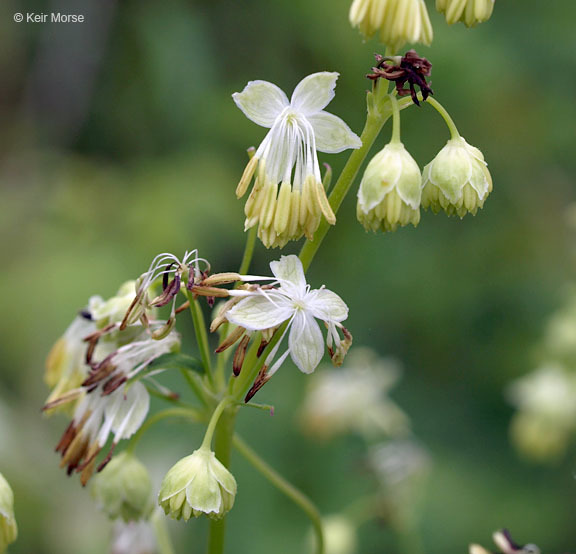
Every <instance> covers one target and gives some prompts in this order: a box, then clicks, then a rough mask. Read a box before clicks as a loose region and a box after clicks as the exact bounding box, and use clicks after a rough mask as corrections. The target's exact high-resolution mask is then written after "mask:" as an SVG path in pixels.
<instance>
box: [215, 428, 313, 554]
mask: <svg viewBox="0 0 576 554" xmlns="http://www.w3.org/2000/svg"><path fill="white" fill-rule="evenodd" d="M233 444H234V448H235V449H236V450H238V452H239V453H240V454H241V455H242V456H243V457H244V458H245V459H246V460H247V461H248V462H249V463H250V464H251V465H252V466H253V467H254V468H255V469H257V470H258V471H259V472H260V473H261V474H262V475H263V476H264V477H265V478H266V479H267V480H268V481H269V482H270V483H272V485H274V486H275V487H276V488H277V489H278V490H279V491H280V492H282V493H283V494H285V495H286V496H287V497H288V498H289V499H290V500H292V502H294V503H295V504H296V505H297V506H298V507H299V508H300V509H301V510H302V511H303V512H304V513H305V514H306V515H307V516H308V517H309V518H310V521H311V522H312V526H313V527H314V534H315V536H316V554H324V532H323V529H322V518H321V517H320V514H319V512H318V510H317V508H316V506H314V504H313V503H312V501H311V500H310V499H309V498H308V497H307V496H306V495H305V494H304V493H302V492H301V491H300V490H298V489H297V488H296V487H295V486H294V485H292V484H291V483H289V482H288V481H286V479H284V477H282V475H280V474H279V473H278V472H277V471H276V470H275V469H273V468H272V467H270V466H269V465H268V464H267V463H266V462H265V461H264V460H263V459H262V458H260V456H258V454H257V453H256V452H255V451H254V450H252V448H250V447H249V446H248V445H247V444H246V443H245V442H244V441H243V440H242V439H241V438H240V437H239V436H238V435H237V434H236V435H234V440H233ZM210 554H212V553H210Z"/></svg>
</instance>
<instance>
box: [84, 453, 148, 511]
mask: <svg viewBox="0 0 576 554" xmlns="http://www.w3.org/2000/svg"><path fill="white" fill-rule="evenodd" d="M91 492H92V496H93V497H94V498H95V499H96V501H97V502H98V504H99V505H100V507H101V509H102V510H103V511H104V512H105V513H106V514H107V515H108V517H109V518H110V519H118V518H122V519H123V520H124V521H134V520H138V519H141V518H145V517H148V515H149V514H150V511H151V509H152V503H151V494H152V482H151V481H150V476H149V475H148V471H147V470H146V468H145V467H144V465H142V463H141V462H140V461H139V460H138V459H137V458H136V457H134V456H133V455H132V454H130V453H128V452H126V451H124V452H122V453H121V454H119V455H118V456H117V457H116V458H114V459H113V460H112V461H111V462H110V463H109V464H108V465H107V466H106V468H105V469H104V470H103V471H102V472H101V473H100V474H98V475H97V476H96V477H95V478H94V480H93V484H92V490H91Z"/></svg>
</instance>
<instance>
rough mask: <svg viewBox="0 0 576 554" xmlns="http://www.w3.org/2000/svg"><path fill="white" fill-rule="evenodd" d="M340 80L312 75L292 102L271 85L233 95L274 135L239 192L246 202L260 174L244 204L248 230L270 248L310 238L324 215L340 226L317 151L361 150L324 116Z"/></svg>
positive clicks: (256, 84)
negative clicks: (248, 192)
mask: <svg viewBox="0 0 576 554" xmlns="http://www.w3.org/2000/svg"><path fill="white" fill-rule="evenodd" d="M337 78H338V73H329V72H327V71H323V72H320V73H313V74H312V75H308V76H307V77H305V78H304V79H302V81H300V83H299V84H298V86H297V87H296V89H295V90H294V93H293V94H292V98H291V99H290V100H288V97H287V96H286V94H284V92H283V91H282V90H280V89H279V88H278V87H277V86H276V85H274V84H272V83H269V82H267V81H250V82H249V83H248V84H247V85H246V87H245V88H244V90H243V91H242V92H236V93H234V94H233V95H232V97H233V98H234V101H235V102H236V105H237V106H238V107H239V108H240V109H241V110H242V111H243V112H244V114H245V115H246V117H248V119H250V120H252V121H253V122H254V123H257V124H258V125H261V126H262V127H266V128H268V129H270V131H268V134H267V135H266V137H265V138H264V140H263V141H262V143H261V144H260V146H259V148H258V150H256V153H255V154H254V156H253V157H252V159H251V160H250V162H249V163H248V165H247V166H246V169H245V170H244V174H243V175H242V179H241V180H240V183H239V185H238V188H237V189H236V195H237V196H238V198H240V197H241V196H243V195H244V193H245V192H246V190H247V189H248V186H249V184H250V182H251V180H252V177H253V176H254V173H255V172H256V169H258V171H257V174H256V180H255V183H254V188H253V189H252V192H251V194H250V197H249V198H248V201H247V202H246V207H245V213H246V224H245V228H246V229H249V228H251V227H253V226H254V225H256V224H258V236H259V237H260V239H261V240H262V242H263V243H264V245H265V246H266V247H271V246H273V247H276V246H283V245H285V244H286V243H287V242H288V241H289V240H297V239H299V238H300V237H302V236H303V235H306V236H307V237H309V238H311V237H312V236H313V234H314V232H315V231H316V229H317V228H318V225H319V223H320V219H321V216H322V215H324V217H325V218H326V220H327V221H328V222H329V223H330V224H334V223H335V222H336V217H335V216H334V212H333V211H332V208H331V207H330V204H329V203H328V199H327V198H326V192H325V190H324V187H323V185H322V178H321V176H320V166H319V164H318V156H317V154H316V151H317V150H319V151H320V152H326V153H329V154H335V153H338V152H342V151H343V150H346V149H348V148H360V146H361V145H362V142H361V141H360V139H359V137H358V136H357V135H356V134H355V133H353V132H352V131H351V130H350V128H349V127H348V125H346V123H344V121H342V119H340V118H339V117H337V116H335V115H333V114H330V113H328V112H325V111H324V108H325V107H326V106H327V105H328V103H329V102H330V101H331V100H332V98H334V87H335V86H336V79H337Z"/></svg>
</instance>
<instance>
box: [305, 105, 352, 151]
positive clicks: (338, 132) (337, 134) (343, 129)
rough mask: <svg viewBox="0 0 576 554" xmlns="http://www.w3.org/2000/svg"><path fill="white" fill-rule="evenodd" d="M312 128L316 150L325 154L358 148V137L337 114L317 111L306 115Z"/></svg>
mask: <svg viewBox="0 0 576 554" xmlns="http://www.w3.org/2000/svg"><path fill="white" fill-rule="evenodd" d="M307 119H308V121H309V122H310V124H311V125H312V128H313V129H314V137H315V138H316V150H320V152H326V153H327V154H338V152H342V151H343V150H347V149H348V148H360V147H361V146H362V141H361V140H360V137H359V136H358V135H357V134H356V133H354V132H353V131H352V129H350V127H348V125H346V123H345V122H344V121H343V120H342V119H340V118H339V117H338V116H336V115H333V114H331V113H328V112H318V113H315V114H312V115H309V116H308V117H307Z"/></svg>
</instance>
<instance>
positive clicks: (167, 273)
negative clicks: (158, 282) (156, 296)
mask: <svg viewBox="0 0 576 554" xmlns="http://www.w3.org/2000/svg"><path fill="white" fill-rule="evenodd" d="M173 265H174V262H172V263H171V264H170V265H169V266H168V267H167V268H166V269H165V270H164V276H163V277H162V290H166V287H167V286H168V278H169V277H170V270H171V269H172V266H173Z"/></svg>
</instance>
